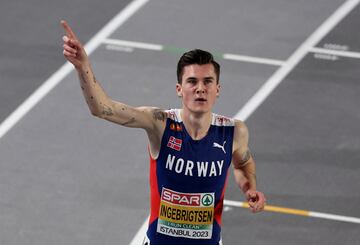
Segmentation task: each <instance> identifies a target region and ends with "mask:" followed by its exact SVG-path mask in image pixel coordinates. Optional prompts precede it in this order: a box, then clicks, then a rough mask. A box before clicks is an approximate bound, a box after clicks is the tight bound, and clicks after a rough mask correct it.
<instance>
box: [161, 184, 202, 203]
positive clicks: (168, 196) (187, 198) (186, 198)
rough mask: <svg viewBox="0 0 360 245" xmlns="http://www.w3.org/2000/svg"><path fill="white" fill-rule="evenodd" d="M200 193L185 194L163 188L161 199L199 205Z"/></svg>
mask: <svg viewBox="0 0 360 245" xmlns="http://www.w3.org/2000/svg"><path fill="white" fill-rule="evenodd" d="M200 199H201V194H187V193H180V192H176V191H172V190H169V189H166V188H163V193H162V200H164V201H166V202H169V203H171V204H176V205H184V206H201V203H200Z"/></svg>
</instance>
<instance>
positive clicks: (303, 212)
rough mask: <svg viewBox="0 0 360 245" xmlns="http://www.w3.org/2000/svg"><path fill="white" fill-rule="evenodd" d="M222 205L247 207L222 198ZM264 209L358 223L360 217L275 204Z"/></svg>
mask: <svg viewBox="0 0 360 245" xmlns="http://www.w3.org/2000/svg"><path fill="white" fill-rule="evenodd" d="M224 205H227V206H231V207H238V208H247V207H248V205H247V203H245V202H238V201H231V200H224ZM265 211H270V212H278V213H286V214H292V215H299V216H305V217H313V218H321V219H328V220H335V221H342V222H348V223H356V224H360V218H356V217H350V216H343V215H337V214H329V213H319V212H313V211H307V210H300V209H290V208H285V207H275V206H269V205H267V206H265Z"/></svg>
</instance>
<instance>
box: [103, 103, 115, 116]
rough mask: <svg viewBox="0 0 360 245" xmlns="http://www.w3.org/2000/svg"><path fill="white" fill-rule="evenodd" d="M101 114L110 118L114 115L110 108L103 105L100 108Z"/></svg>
mask: <svg viewBox="0 0 360 245" xmlns="http://www.w3.org/2000/svg"><path fill="white" fill-rule="evenodd" d="M102 114H103V115H106V116H112V115H114V113H113V111H112V109H111V107H110V106H108V105H103V106H102Z"/></svg>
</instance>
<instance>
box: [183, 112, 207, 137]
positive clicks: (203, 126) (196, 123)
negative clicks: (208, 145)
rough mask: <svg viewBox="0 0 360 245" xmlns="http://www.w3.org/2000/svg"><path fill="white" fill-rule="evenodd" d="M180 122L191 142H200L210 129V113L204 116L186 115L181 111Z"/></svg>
mask: <svg viewBox="0 0 360 245" xmlns="http://www.w3.org/2000/svg"><path fill="white" fill-rule="evenodd" d="M182 120H183V123H184V126H185V128H186V131H187V133H188V134H189V135H190V137H191V138H192V139H193V140H201V139H202V138H204V137H205V136H206V135H207V133H208V131H209V129H210V125H211V121H212V113H207V114H204V115H193V114H188V115H187V114H186V113H185V112H184V111H182Z"/></svg>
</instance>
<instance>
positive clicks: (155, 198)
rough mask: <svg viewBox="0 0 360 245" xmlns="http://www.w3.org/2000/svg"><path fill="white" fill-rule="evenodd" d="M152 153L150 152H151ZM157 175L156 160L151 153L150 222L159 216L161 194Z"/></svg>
mask: <svg viewBox="0 0 360 245" xmlns="http://www.w3.org/2000/svg"><path fill="white" fill-rule="evenodd" d="M149 155H150V154H149ZM158 190H159V189H158V182H157V175H156V160H155V159H153V158H152V157H151V155H150V200H151V201H150V219H149V224H151V223H152V222H154V221H155V220H156V219H157V218H158V216H159V209H160V194H159V191H158Z"/></svg>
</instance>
